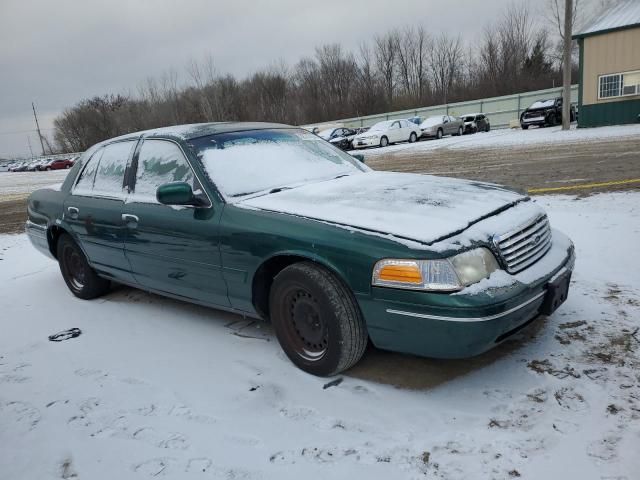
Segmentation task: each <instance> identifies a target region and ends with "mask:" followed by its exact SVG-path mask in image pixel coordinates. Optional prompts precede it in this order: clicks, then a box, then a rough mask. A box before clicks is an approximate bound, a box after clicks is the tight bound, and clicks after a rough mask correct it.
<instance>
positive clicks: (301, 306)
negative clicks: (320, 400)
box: [269, 262, 368, 376]
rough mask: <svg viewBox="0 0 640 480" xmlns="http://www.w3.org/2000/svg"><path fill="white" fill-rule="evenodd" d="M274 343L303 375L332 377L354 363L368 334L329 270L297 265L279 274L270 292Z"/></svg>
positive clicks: (350, 299) (343, 288)
mask: <svg viewBox="0 0 640 480" xmlns="http://www.w3.org/2000/svg"><path fill="white" fill-rule="evenodd" d="M269 310H270V316H271V322H272V324H273V327H274V330H275V332H276V336H277V338H278V342H280V346H281V347H282V349H283V350H284V352H285V353H286V354H287V356H288V357H289V359H290V360H291V361H292V362H293V363H294V364H295V365H296V366H297V367H298V368H300V369H302V370H304V371H305V372H308V373H311V374H313V375H318V376H331V375H335V374H337V373H340V372H342V371H343V370H346V369H348V368H350V367H352V366H353V365H355V364H356V363H357V362H358V360H360V358H361V357H362V355H363V353H364V351H365V348H366V346H367V338H368V336H367V331H366V328H365V324H364V320H363V318H362V314H361V313H360V309H359V308H358V304H357V303H356V301H355V299H354V298H353V294H352V293H351V292H350V291H349V290H348V289H347V287H346V286H344V285H343V283H342V282H341V281H340V280H339V279H337V278H336V277H335V276H334V275H333V274H332V273H331V272H329V271H328V270H326V269H324V268H322V267H319V266H317V265H315V264H313V263H309V262H301V263H296V264H293V265H291V266H289V267H287V268H285V269H284V270H282V271H281V272H280V273H279V274H278V275H277V276H276V277H275V279H274V281H273V286H272V287H271V292H270V294H269Z"/></svg>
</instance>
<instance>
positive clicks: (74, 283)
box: [57, 233, 110, 300]
mask: <svg viewBox="0 0 640 480" xmlns="http://www.w3.org/2000/svg"><path fill="white" fill-rule="evenodd" d="M57 254H58V263H59V264H60V272H61V273H62V278H64V281H65V283H66V284H67V287H69V290H71V293H73V294H74V295H75V296H76V297H78V298H82V299H83V300H90V299H92V298H96V297H99V296H101V295H104V294H105V293H107V292H108V291H109V287H110V282H109V280H105V279H104V278H101V277H99V276H98V275H97V274H96V272H95V271H94V270H93V268H91V267H90V266H89V262H87V258H86V257H85V256H84V253H83V252H82V250H81V249H80V247H79V246H78V244H76V242H74V241H73V239H72V238H71V237H70V236H69V235H68V234H66V233H65V234H62V236H60V238H59V239H58V248H57Z"/></svg>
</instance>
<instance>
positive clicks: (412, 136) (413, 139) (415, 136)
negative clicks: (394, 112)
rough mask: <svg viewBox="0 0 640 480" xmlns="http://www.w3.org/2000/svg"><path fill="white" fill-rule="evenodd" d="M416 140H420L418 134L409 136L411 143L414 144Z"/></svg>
mask: <svg viewBox="0 0 640 480" xmlns="http://www.w3.org/2000/svg"><path fill="white" fill-rule="evenodd" d="M416 140H418V136H417V135H416V132H411V135H409V143H414V142H415V141H416Z"/></svg>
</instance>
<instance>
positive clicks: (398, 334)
mask: <svg viewBox="0 0 640 480" xmlns="http://www.w3.org/2000/svg"><path fill="white" fill-rule="evenodd" d="M554 235H555V236H557V238H556V240H557V243H558V245H557V246H556V248H555V251H554V248H553V247H552V249H551V250H550V251H549V253H548V254H547V255H548V256H550V258H546V259H545V258H544V257H543V260H544V261H543V260H540V261H539V263H540V264H541V265H540V266H538V270H541V271H539V272H536V279H535V280H534V281H529V282H526V281H524V280H528V279H529V278H531V277H532V276H531V274H530V273H527V274H524V275H520V274H517V275H515V276H514V284H513V285H511V286H508V287H500V288H496V289H490V290H488V291H486V292H481V293H478V292H473V293H470V294H468V295H467V294H464V290H463V291H461V292H459V293H458V294H454V295H451V294H433V293H423V292H409V291H400V290H394V289H385V288H374V289H373V290H374V291H373V295H372V296H371V297H368V298H359V299H358V300H359V304H360V307H361V309H362V312H363V314H364V317H365V319H366V321H367V327H368V330H369V335H370V337H371V340H372V342H373V343H374V345H376V347H378V348H381V349H385V350H393V351H397V352H402V353H410V354H414V355H419V356H424V357H433V358H467V357H472V356H475V355H479V354H481V353H483V352H486V351H487V350H490V349H491V348H493V347H495V346H496V345H498V344H499V343H501V342H502V341H504V340H506V339H507V338H509V337H510V336H511V335H513V334H514V333H516V332H517V331H519V330H521V329H522V328H524V327H526V326H528V325H529V324H530V323H532V322H533V321H534V320H535V319H536V318H537V317H538V316H539V315H540V311H541V308H542V307H543V303H544V301H545V295H546V293H547V286H548V284H549V282H550V281H552V280H554V279H555V278H556V277H558V276H560V275H562V274H570V273H571V272H572V270H573V265H574V260H575V253H574V248H573V244H572V243H571V241H570V240H569V239H568V238H567V237H564V235H562V234H560V233H559V232H554ZM535 267H536V265H533V266H532V267H530V268H532V269H533V268H535ZM524 272H526V270H525V271H524ZM524 272H523V273H524ZM538 274H539V275H540V276H538ZM521 280H522V281H521Z"/></svg>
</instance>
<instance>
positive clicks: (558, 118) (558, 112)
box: [520, 97, 576, 130]
mask: <svg viewBox="0 0 640 480" xmlns="http://www.w3.org/2000/svg"><path fill="white" fill-rule="evenodd" d="M575 118H576V109H575V107H574V106H573V105H571V116H570V121H572V122H573V121H574V120H575ZM561 123H562V97H558V98H552V99H549V100H538V101H537V102H533V104H532V105H531V106H530V107H529V108H527V109H526V110H525V111H524V112H522V115H520V126H521V127H522V128H523V129H524V130H526V129H527V128H529V126H530V125H537V126H539V127H548V126H553V125H559V124H561Z"/></svg>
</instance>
